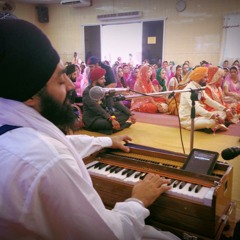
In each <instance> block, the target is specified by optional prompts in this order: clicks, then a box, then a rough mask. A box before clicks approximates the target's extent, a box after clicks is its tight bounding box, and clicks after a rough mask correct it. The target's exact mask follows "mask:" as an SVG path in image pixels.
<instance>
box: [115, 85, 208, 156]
mask: <svg viewBox="0 0 240 240" xmlns="http://www.w3.org/2000/svg"><path fill="white" fill-rule="evenodd" d="M205 89H206V87H201V88H196V89H191V88H188V89H183V90H174V91H165V92H156V93H147V94H145V93H141V94H134V95H123V94H120V95H117V96H113V101H114V102H116V101H123V100H126V99H134V98H140V97H141V98H143V97H158V96H162V95H171V96H174V95H175V93H182V92H190V93H191V97H190V99H191V100H192V107H191V135H190V151H191V150H192V149H193V142H194V119H195V101H198V100H199V95H198V93H199V91H203V90H205ZM130 91H131V90H130Z"/></svg>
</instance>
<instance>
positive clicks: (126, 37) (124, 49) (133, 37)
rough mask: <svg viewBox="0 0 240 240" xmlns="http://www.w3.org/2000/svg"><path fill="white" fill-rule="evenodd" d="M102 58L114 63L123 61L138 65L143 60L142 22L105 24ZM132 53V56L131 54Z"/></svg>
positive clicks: (102, 33)
mask: <svg viewBox="0 0 240 240" xmlns="http://www.w3.org/2000/svg"><path fill="white" fill-rule="evenodd" d="M101 53H102V56H101V59H102V61H104V60H107V61H110V64H111V65H113V64H114V63H115V62H116V61H117V58H118V57H121V58H122V62H125V63H129V62H130V61H131V62H132V63H133V64H134V65H136V64H140V63H141V62H142V23H127V24H116V25H115V24H113V25H103V26H102V29H101ZM129 54H131V55H132V57H130V56H129Z"/></svg>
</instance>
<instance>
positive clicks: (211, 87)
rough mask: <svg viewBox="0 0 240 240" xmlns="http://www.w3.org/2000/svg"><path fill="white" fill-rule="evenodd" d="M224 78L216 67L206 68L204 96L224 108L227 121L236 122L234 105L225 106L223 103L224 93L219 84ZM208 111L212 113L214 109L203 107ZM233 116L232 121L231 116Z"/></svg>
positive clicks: (207, 106) (222, 73)
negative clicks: (206, 79) (206, 78)
mask: <svg viewBox="0 0 240 240" xmlns="http://www.w3.org/2000/svg"><path fill="white" fill-rule="evenodd" d="M223 77H224V70H223V69H221V68H218V67H208V81H207V85H206V89H205V92H206V94H207V95H208V96H209V97H210V98H211V99H212V100H214V101H216V102H218V103H220V104H221V105H223V106H225V107H226V108H227V109H226V113H227V120H228V121H231V122H237V121H238V116H237V115H236V105H233V104H227V103H225V102H224V93H223V91H222V88H221V84H222V81H223ZM205 108H206V109H207V110H208V111H214V108H213V107H211V106H209V105H207V104H206V105H205ZM234 115H235V117H234V119H233V116H234Z"/></svg>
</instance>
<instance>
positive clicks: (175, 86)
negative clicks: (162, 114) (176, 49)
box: [168, 65, 182, 115]
mask: <svg viewBox="0 0 240 240" xmlns="http://www.w3.org/2000/svg"><path fill="white" fill-rule="evenodd" d="M173 73H174V76H173V77H172V78H171V79H170V81H169V85H168V90H169V91H174V90H179V89H180V88H179V83H180V82H181V81H182V66H181V65H177V66H176V67H175V66H174V67H173ZM179 101H180V93H176V94H175V95H174V96H173V97H172V98H170V99H169V100H168V110H169V113H170V114H172V115H178V107H179Z"/></svg>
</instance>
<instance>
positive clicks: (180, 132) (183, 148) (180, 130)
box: [129, 88, 185, 154]
mask: <svg viewBox="0 0 240 240" xmlns="http://www.w3.org/2000/svg"><path fill="white" fill-rule="evenodd" d="M129 91H130V92H134V93H138V94H141V95H143V96H147V97H149V95H148V94H147V93H141V92H138V91H135V90H132V89H130V88H129ZM172 93H173V96H172V97H173V99H174V102H175V104H176V108H177V118H178V127H179V135H180V141H181V145H182V150H183V153H184V154H185V147H184V143H183V137H182V126H181V122H180V117H179V111H178V103H177V99H176V96H175V93H174V91H173V92H172ZM151 97H159V96H151Z"/></svg>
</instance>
